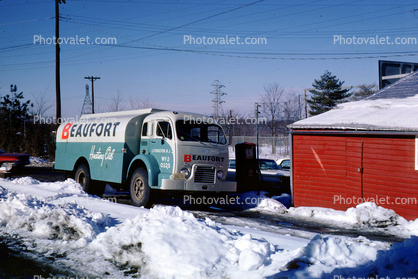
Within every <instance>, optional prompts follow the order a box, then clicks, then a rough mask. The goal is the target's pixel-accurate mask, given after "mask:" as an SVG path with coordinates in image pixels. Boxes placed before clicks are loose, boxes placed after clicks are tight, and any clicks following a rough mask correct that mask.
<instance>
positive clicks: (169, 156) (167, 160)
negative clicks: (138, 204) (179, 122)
mask: <svg viewBox="0 0 418 279" xmlns="http://www.w3.org/2000/svg"><path fill="white" fill-rule="evenodd" d="M153 126H154V127H155V132H154V137H153V138H152V139H151V140H150V149H149V151H150V154H151V155H152V156H154V158H155V159H156V160H157V162H158V166H159V168H160V174H159V175H158V185H161V179H170V176H171V174H172V173H173V168H174V158H175V150H176V149H175V144H174V140H175V139H174V135H173V125H172V124H171V122H170V120H169V119H157V120H155V122H154V125H153Z"/></svg>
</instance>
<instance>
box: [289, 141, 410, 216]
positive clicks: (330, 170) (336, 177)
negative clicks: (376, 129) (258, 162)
mask: <svg viewBox="0 0 418 279" xmlns="http://www.w3.org/2000/svg"><path fill="white" fill-rule="evenodd" d="M292 161H293V172H292V175H293V177H292V179H293V202H294V205H295V206H321V207H329V208H334V209H339V210H345V209H347V208H349V207H353V206H356V205H357V203H356V202H355V201H361V200H362V199H363V201H366V199H368V201H375V200H376V198H377V199H378V201H377V202H376V203H377V204H378V205H381V206H383V207H385V208H390V209H393V210H395V211H396V212H397V213H398V214H399V215H401V216H403V217H405V218H407V219H409V220H411V219H416V218H418V204H417V203H418V171H416V170H415V138H414V137H399V138H394V137H373V136H367V135H366V136H363V137H362V136H344V135H310V134H293V135H292ZM336 198H340V201H337V200H336ZM353 198H355V201H354V200H353ZM408 198H409V199H410V200H409V201H408V202H407V203H406V204H401V203H402V202H403V203H405V201H406V199H408ZM381 199H382V200H381ZM401 199H402V200H401ZM383 200H384V202H380V204H379V201H383Z"/></svg>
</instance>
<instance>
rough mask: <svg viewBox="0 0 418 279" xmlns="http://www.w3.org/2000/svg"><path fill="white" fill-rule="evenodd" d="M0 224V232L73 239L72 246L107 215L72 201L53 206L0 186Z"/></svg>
mask: <svg viewBox="0 0 418 279" xmlns="http://www.w3.org/2000/svg"><path fill="white" fill-rule="evenodd" d="M0 199H1V202H0V220H1V222H0V226H1V228H2V231H3V232H6V233H9V234H14V233H16V232H18V233H19V234H22V235H29V234H30V235H31V236H32V237H36V238H45V239H50V240H51V239H60V240H76V243H75V244H74V245H75V246H79V244H80V243H82V244H83V243H86V241H90V240H92V239H93V238H94V237H95V236H96V235H97V234H98V233H100V232H102V231H103V227H104V226H106V224H107V223H108V219H107V216H106V215H104V214H102V213H99V212H91V211H88V210H86V209H85V208H83V207H80V206H79V205H77V204H75V203H68V204H61V205H55V204H53V203H51V202H48V201H47V200H45V199H42V198H41V199H38V198H36V197H32V196H29V195H25V194H22V193H14V192H9V191H8V190H6V189H5V188H3V187H0Z"/></svg>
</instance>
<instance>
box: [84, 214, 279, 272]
mask: <svg viewBox="0 0 418 279" xmlns="http://www.w3.org/2000/svg"><path fill="white" fill-rule="evenodd" d="M90 247H91V248H92V249H96V250H98V251H100V252H101V253H102V254H103V256H104V257H105V258H106V259H108V260H111V261H113V262H115V263H117V264H118V265H120V266H123V265H130V266H137V267H140V266H141V270H142V275H145V276H151V277H152V278H219V277H221V276H222V274H224V273H225V272H226V271H227V270H228V269H231V268H232V269H239V270H244V271H248V270H256V269H258V268H259V267H260V266H262V265H263V264H264V263H265V262H266V263H268V259H269V256H270V255H271V254H272V253H273V252H274V251H275V248H274V246H273V245H272V244H270V243H269V242H267V241H266V240H257V239H253V238H252V236H251V235H244V236H241V237H239V236H238V237H237V235H236V234H233V233H231V232H229V231H228V230H226V229H224V228H220V227H218V226H217V225H216V224H215V223H214V222H213V221H211V220H209V219H206V220H205V221H203V220H198V219H196V218H195V217H194V216H193V215H192V214H190V213H188V212H185V211H182V210H181V209H180V208H178V207H169V206H156V207H154V208H152V209H151V210H150V213H149V214H146V215H144V216H138V217H137V218H135V219H133V220H126V221H125V222H124V223H123V224H121V225H119V226H117V227H113V228H110V229H109V230H108V231H107V232H105V233H103V234H101V235H99V236H98V237H97V238H96V239H95V240H94V241H93V242H92V243H91V245H90Z"/></svg>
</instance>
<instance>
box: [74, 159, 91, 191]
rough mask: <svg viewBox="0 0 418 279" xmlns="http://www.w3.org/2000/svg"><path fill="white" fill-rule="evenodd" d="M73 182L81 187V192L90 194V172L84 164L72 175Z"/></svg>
mask: <svg viewBox="0 0 418 279" xmlns="http://www.w3.org/2000/svg"><path fill="white" fill-rule="evenodd" d="M74 180H75V181H76V182H77V183H80V185H81V187H83V190H84V191H85V192H86V193H88V194H92V193H91V190H92V186H91V185H92V184H91V179H90V171H89V168H88V167H87V166H86V165H85V164H81V165H79V166H78V168H77V170H76V171H75V174H74Z"/></svg>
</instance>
